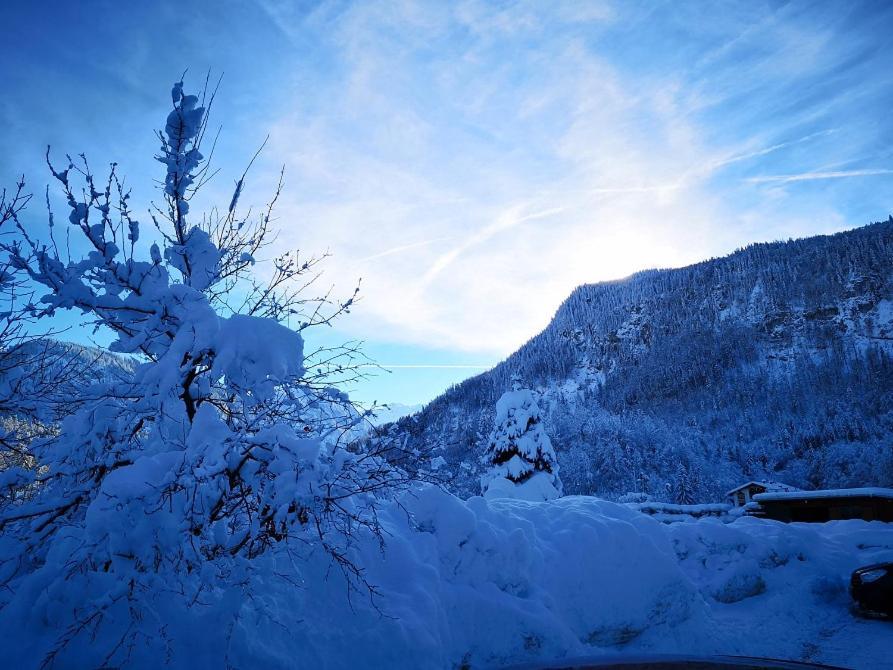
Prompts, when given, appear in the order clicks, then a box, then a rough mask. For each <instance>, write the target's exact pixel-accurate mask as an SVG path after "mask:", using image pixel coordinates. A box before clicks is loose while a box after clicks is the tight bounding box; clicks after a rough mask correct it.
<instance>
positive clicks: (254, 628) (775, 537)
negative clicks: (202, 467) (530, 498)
mask: <svg viewBox="0 0 893 670" xmlns="http://www.w3.org/2000/svg"><path fill="white" fill-rule="evenodd" d="M402 503H403V505H404V506H405V510H404V509H401V508H400V507H399V506H397V505H391V506H389V507H387V508H386V509H385V510H384V513H383V520H384V522H385V526H386V529H387V531H388V533H389V536H388V540H387V543H386V546H385V548H384V551H383V552H381V551H379V549H378V547H377V546H376V545H375V544H374V543H373V542H371V541H370V542H368V543H365V545H364V547H363V549H362V556H361V559H362V562H363V563H364V565H365V566H366V569H367V573H366V577H367V579H368V580H369V582H370V583H371V584H374V585H375V586H376V587H377V588H378V590H379V592H380V595H379V596H378V597H377V598H375V599H374V600H370V598H369V597H368V594H364V593H357V592H354V593H353V595H352V597H351V599H350V601H348V599H347V598H346V591H345V588H344V581H343V579H342V578H341V577H340V575H339V574H338V573H337V571H333V570H331V569H330V568H331V566H329V565H328V564H327V563H326V562H325V561H324V560H323V559H322V557H321V556H319V557H317V558H316V559H311V560H309V561H307V562H303V561H302V562H301V563H300V564H298V565H299V569H300V574H297V573H295V572H293V571H294V570H296V569H298V568H296V567H295V566H294V565H293V564H291V563H290V562H289V561H287V560H286V557H285V556H284V555H280V556H279V557H278V565H277V566H276V568H275V570H276V571H278V572H279V573H280V574H286V575H287V574H288V573H289V572H290V571H292V572H293V574H292V575H291V582H292V583H289V580H284V579H279V578H273V577H272V576H271V574H272V572H273V571H274V570H273V569H272V566H271V567H269V568H268V569H267V570H266V572H264V571H261V572H258V573H256V576H255V577H254V581H255V584H254V585H253V591H254V592H255V593H256V594H257V595H256V597H255V598H254V600H253V602H247V601H242V602H240V601H237V600H234V599H233V598H232V597H227V595H226V594H217V596H216V599H214V598H205V601H206V604H204V605H193V606H192V607H191V608H190V607H187V606H186V605H185V604H184V603H183V602H181V601H179V600H178V599H177V598H176V597H175V596H173V595H172V594H166V593H159V594H157V595H155V596H153V600H152V601H151V602H147V603H146V606H147V607H148V608H149V609H150V610H151V611H152V616H157V617H158V619H157V620H158V621H160V622H164V635H163V636H162V635H159V636H157V637H155V638H146V639H143V638H142V637H138V638H137V641H136V645H135V646H134V647H133V649H132V651H131V653H130V657H129V661H128V665H129V666H131V667H159V664H158V663H159V658H165V659H166V660H167V662H168V663H169V664H170V667H187V666H188V667H189V668H190V670H198V669H199V668H212V667H214V668H216V667H225V666H226V664H227V663H228V664H229V665H228V666H226V667H234V668H311V667H312V668H333V669H334V668H357V667H368V668H384V667H387V668H458V667H472V668H478V667H499V666H501V665H505V664H510V663H517V662H523V661H529V660H534V659H546V658H555V657H562V656H568V655H583V654H587V655H592V654H599V653H605V654H616V653H618V652H630V653H632V652H662V653H698V654H707V653H727V654H746V655H757V656H772V657H781V658H789V659H809V660H813V661H818V662H825V663H830V664H837V665H841V666H845V667H849V668H864V669H866V670H868V669H872V670H875V669H881V668H893V658H891V656H890V654H889V652H890V650H891V648H893V622H884V621H874V620H863V619H858V618H856V617H854V616H853V614H852V613H851V612H850V607H849V596H848V594H847V583H848V577H849V574H850V571H851V570H853V569H854V568H856V567H859V566H861V565H865V564H868V563H872V562H877V561H880V560H893V527H891V526H890V525H889V524H884V523H881V522H864V521H838V522H831V523H827V524H782V523H778V522H774V521H767V520H761V519H754V518H741V519H738V520H736V521H734V522H732V523H723V522H722V521H719V520H716V519H709V518H707V519H702V520H698V521H690V522H683V523H675V524H670V525H665V524H661V523H658V522H657V521H655V520H654V519H652V518H650V517H649V516H647V515H644V514H641V513H639V512H636V511H634V510H631V509H629V508H627V507H625V506H623V505H618V504H614V503H610V502H605V501H601V500H597V499H594V498H588V497H566V498H561V499H559V500H555V501H551V502H547V503H530V502H525V501H518V500H496V501H492V500H491V501H487V500H484V499H483V498H472V499H470V500H469V501H467V502H463V501H461V500H459V499H457V498H455V497H453V496H451V495H449V494H446V493H443V492H441V491H439V490H436V489H433V488H427V489H421V490H419V491H417V492H416V493H415V494H413V495H411V496H407V497H405V498H404V499H403V500H402ZM261 611H263V612H264V613H261ZM65 612H66V604H65V603H64V602H60V601H57V600H55V599H54V597H53V593H52V592H51V591H48V590H45V589H44V587H43V586H42V584H41V581H40V579H39V578H31V580H30V582H29V584H28V585H26V586H25V588H22V589H20V590H19V592H18V594H17V597H16V599H15V600H14V601H13V602H12V603H11V604H10V605H9V606H7V607H6V608H4V610H3V611H2V612H0V631H2V632H0V636H2V637H0V649H2V650H3V654H2V655H3V656H6V657H7V658H6V661H5V662H4V663H3V664H2V665H3V666H4V667H18V668H27V667H37V666H38V665H39V664H40V660H41V659H42V657H43V656H44V655H45V654H46V652H47V651H48V650H49V649H50V648H51V647H50V644H49V641H50V636H51V635H53V636H55V635H58V634H59V633H60V631H62V630H64V628H63V627H64V625H65V624H66V623H69V622H66V615H65ZM147 618H151V617H147ZM122 625H123V624H122ZM103 630H104V631H105V632H104V633H102V634H101V635H100V637H99V638H98V639H97V640H95V641H88V640H83V641H80V642H78V641H76V642H74V643H72V644H71V645H70V647H69V648H68V649H67V650H65V651H63V652H62V653H61V654H60V655H59V656H58V657H57V658H56V663H57V666H58V667H93V666H95V665H97V664H101V663H102V661H103V659H104V658H105V656H106V653H107V652H108V650H109V648H110V647H111V646H113V645H114V644H115V642H116V641H117V638H118V636H119V635H120V633H121V632H122V630H123V629H121V628H116V626H115V622H114V621H112V620H110V621H109V622H108V626H107V628H105V629H103Z"/></svg>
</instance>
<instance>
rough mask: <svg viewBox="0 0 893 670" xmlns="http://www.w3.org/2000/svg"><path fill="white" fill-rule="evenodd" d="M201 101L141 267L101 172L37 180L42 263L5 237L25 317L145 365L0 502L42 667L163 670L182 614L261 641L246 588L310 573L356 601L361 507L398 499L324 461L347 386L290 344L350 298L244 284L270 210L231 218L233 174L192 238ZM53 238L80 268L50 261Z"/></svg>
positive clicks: (362, 462) (278, 270) (31, 241)
mask: <svg viewBox="0 0 893 670" xmlns="http://www.w3.org/2000/svg"><path fill="white" fill-rule="evenodd" d="M212 101H213V94H211V95H209V96H207V98H206V97H205V96H204V95H203V96H202V99H200V98H199V96H195V95H187V94H186V93H185V92H184V90H183V84H182V82H179V83H177V84H176V85H175V86H174V87H173V90H172V109H171V111H170V113H169V115H168V117H167V120H166V124H165V127H164V130H163V131H162V132H160V133H159V139H160V141H161V148H160V152H159V154H158V156H157V158H158V160H159V161H160V162H161V163H162V164H163V165H164V168H165V175H164V181H163V184H162V186H161V189H162V191H161V193H162V197H163V202H162V204H160V205H158V206H154V209H153V210H152V218H153V220H154V224H155V228H156V229H157V231H158V235H157V236H156V239H157V241H156V242H153V243H151V244H150V245H148V249H146V245H145V242H144V240H145V237H146V236H145V234H144V230H143V227H142V226H141V225H140V223H139V222H138V221H137V220H136V218H134V216H133V213H132V210H131V207H130V202H129V199H130V196H129V193H128V192H127V191H126V190H125V188H124V186H123V184H122V181H121V180H120V179H119V178H118V176H117V173H116V168H115V166H114V165H113V166H112V168H111V171H110V174H109V177H108V178H107V179H106V180H103V181H102V182H98V181H97V180H96V179H95V178H94V175H93V173H92V172H91V170H90V167H89V165H88V163H87V161H86V159H85V158H83V157H81V159H79V160H72V159H70V158H69V159H68V165H67V167H65V168H64V169H61V170H59V169H56V168H55V167H53V166H52V164H51V170H52V175H53V177H54V178H55V180H56V181H57V183H58V185H59V186H60V188H61V190H62V193H63V196H64V201H65V203H66V207H67V210H68V211H67V214H66V216H65V217H64V220H65V222H66V224H67V227H68V232H66V233H64V235H62V236H60V234H59V231H58V228H59V227H60V225H59V223H60V222H57V221H56V220H54V217H53V214H52V212H51V213H50V216H49V229H48V237H49V240H48V242H40V241H38V240H36V239H35V236H34V235H33V228H31V230H30V231H29V229H28V228H27V227H26V226H24V225H22V224H21V223H20V222H19V221H18V219H17V224H18V225H17V229H18V233H19V235H18V238H17V239H15V240H13V241H7V242H5V243H4V245H3V248H4V249H5V250H6V251H7V252H8V253H9V256H10V258H11V263H12V265H13V267H14V268H15V270H16V271H17V272H20V273H24V274H25V275H26V276H27V278H28V280H29V281H30V282H31V283H32V285H34V286H37V287H39V289H42V292H44V295H43V296H42V297H40V298H39V301H36V302H35V304H34V305H32V306H31V310H32V313H33V315H35V316H37V317H40V318H50V317H52V316H53V314H54V313H55V312H57V311H58V310H78V311H79V312H80V313H82V314H85V315H87V318H89V319H90V320H91V321H92V322H93V323H94V324H95V326H96V327H97V328H103V329H107V330H108V331H110V332H111V334H112V335H113V336H114V342H113V343H112V345H111V348H112V350H114V351H116V352H121V353H125V354H129V355H132V356H135V357H137V359H138V360H139V361H140V362H141V364H140V365H139V366H138V367H137V369H136V371H135V372H134V374H133V376H132V379H124V380H114V379H113V380H107V381H104V382H101V383H98V384H96V385H94V386H92V387H91V388H89V389H88V391H87V392H86V393H85V394H84V395H83V397H81V398H80V400H79V407H78V408H77V411H75V412H73V413H71V414H70V415H69V416H67V417H66V418H65V420H64V421H63V422H62V424H61V426H60V429H59V430H58V431H54V433H53V434H52V435H50V436H48V437H47V438H46V439H43V440H38V441H36V442H35V443H34V444H33V445H32V449H31V452H30V455H31V457H32V458H33V459H34V467H31V468H28V469H22V468H20V469H18V470H17V471H16V476H17V478H18V480H17V482H16V491H17V495H15V496H7V497H4V498H3V499H2V507H0V538H2V539H0V582H2V584H3V586H4V589H3V596H0V607H3V606H4V605H8V604H9V601H10V599H12V600H16V599H18V600H19V601H21V602H20V603H19V605H20V606H22V607H25V606H26V605H27V606H30V605H31V604H32V601H31V600H30V599H31V598H33V597H35V596H34V594H36V593H44V594H48V595H47V596H46V597H45V598H44V599H43V600H41V602H40V603H37V604H36V605H35V607H36V608H37V609H35V610H34V612H35V613H34V616H35V617H37V619H39V620H40V621H42V622H45V623H46V625H48V626H49V627H50V628H51V629H53V630H55V631H57V642H56V644H55V647H54V648H53V649H52V651H51V652H50V654H49V656H47V658H46V659H45V661H46V662H47V663H50V662H52V661H53V660H54V659H55V660H58V659H57V656H58V655H59V654H61V655H62V656H63V657H65V658H66V660H64V661H62V662H61V665H65V666H73V665H79V666H84V667H86V666H90V667H93V666H103V667H106V666H120V665H126V664H127V658H128V654H129V653H130V652H129V650H132V648H133V645H135V644H140V645H149V646H152V645H155V647H157V649H158V650H159V654H161V656H159V659H161V658H163V655H164V648H165V630H166V627H167V625H168V619H169V618H170V617H178V616H183V615H184V613H185V611H186V610H188V609H189V608H192V607H201V606H203V605H211V606H213V607H217V608H221V609H219V611H218V614H219V615H220V616H224V619H221V620H220V621H221V624H220V625H229V626H231V625H234V623H235V621H236V619H237V618H238V617H240V616H245V615H246V614H247V616H249V617H250V618H251V619H252V620H257V617H258V616H260V617H263V613H262V611H263V608H264V606H265V604H264V602H263V601H262V600H261V601H257V600H255V599H254V598H253V597H252V584H253V583H255V582H254V580H256V579H261V580H269V579H272V578H273V577H274V575H280V576H283V577H284V578H285V579H287V580H290V581H291V582H299V581H300V580H301V579H303V577H302V576H301V568H300V560H299V559H300V558H301V557H302V556H305V555H307V554H309V553H314V554H317V553H320V552H322V553H323V554H324V555H325V554H327V555H328V556H329V557H330V559H331V560H332V561H333V564H334V565H335V566H336V567H338V568H341V569H342V570H343V571H344V572H345V573H346V574H347V575H348V576H350V577H351V578H352V579H360V580H362V579H363V577H362V572H361V570H360V567H359V566H357V565H356V564H355V562H354V560H353V558H352V556H353V555H352V553H351V552H352V541H353V538H354V537H355V536H356V535H357V534H360V533H366V534H368V533H373V534H375V533H377V532H378V531H379V527H378V525H377V524H378V522H377V519H376V515H375V506H376V502H377V495H378V494H379V493H381V492H382V491H385V490H387V489H388V488H389V487H392V486H394V485H397V484H399V483H401V482H402V481H404V480H403V479H402V475H401V474H400V473H399V472H397V471H395V470H394V469H393V468H392V467H391V466H389V465H388V463H387V462H386V460H385V459H384V458H381V454H375V453H363V452H360V453H357V452H355V451H348V450H347V449H345V448H344V446H343V444H342V442H341V440H340V439H339V438H340V435H341V433H342V430H343V429H344V428H345V427H346V426H349V425H350V424H352V423H354V422H355V421H356V420H357V417H358V414H357V412H356V411H354V409H353V407H352V406H351V405H350V403H349V401H348V399H347V397H346V396H345V395H344V394H343V393H341V392H339V391H337V390H336V389H334V388H331V387H330V386H328V385H327V384H326V383H325V379H324V378H321V375H325V374H326V372H327V371H328V372H334V373H335V374H339V373H341V374H343V373H344V371H345V370H347V371H348V372H347V374H350V372H349V370H350V362H349V360H345V358H344V357H343V356H340V354H343V353H345V352H343V351H340V352H339V351H336V352H332V351H325V352H323V353H322V354H318V355H316V356H314V354H313V352H308V351H305V342H304V338H303V337H302V334H301V333H302V332H303V331H304V330H305V329H306V328H307V327H309V326H312V325H315V324H319V323H327V322H328V321H329V320H330V319H331V318H332V317H333V315H337V314H338V313H342V312H345V311H347V310H348V309H349V307H350V304H351V302H352V300H353V298H352V297H351V298H349V299H347V300H345V301H341V302H338V301H334V302H333V301H331V300H329V299H328V298H327V296H323V297H322V298H321V299H312V298H311V299H308V298H307V297H306V296H305V295H304V293H302V292H301V290H300V287H302V286H306V276H307V275H308V272H309V273H310V275H311V276H312V275H313V274H314V271H313V270H312V268H313V266H314V265H315V263H316V260H315V259H312V258H311V259H306V260H304V259H299V258H298V257H297V255H294V254H287V255H285V256H282V257H279V258H277V259H276V260H275V261H274V263H273V268H272V269H271V272H270V273H269V275H268V276H269V278H268V280H267V281H265V282H259V281H256V280H253V279H252V278H251V277H252V275H251V274H250V271H251V269H252V266H253V265H254V263H255V254H256V253H257V251H258V250H260V249H262V248H264V246H265V245H266V244H268V243H269V239H268V237H267V233H268V229H269V228H268V227H269V223H270V220H271V211H272V207H273V205H272V203H271V204H270V205H269V206H268V207H267V208H266V209H265V210H264V211H263V212H262V213H261V215H260V216H259V217H256V218H255V217H252V218H251V219H249V218H248V217H249V215H248V214H246V215H244V216H242V215H240V214H239V213H238V212H239V209H238V208H239V199H240V195H241V194H242V188H243V183H244V179H245V175H244V174H243V175H242V178H241V179H239V180H238V181H237V183H236V188H235V193H234V195H233V197H232V199H231V201H230V202H229V204H228V206H227V207H225V208H222V209H220V210H213V211H212V212H211V213H210V214H206V215H205V216H203V217H200V218H197V219H196V220H197V221H199V223H193V218H192V217H191V215H190V201H191V200H192V198H193V196H194V195H195V193H196V191H197V189H198V188H199V187H200V186H201V185H202V183H203V180H204V179H206V178H207V176H208V170H207V163H206V162H205V161H204V158H203V155H202V152H201V140H202V138H203V137H204V135H205V129H206V127H207V110H208V108H209V106H210V103H211V102H212ZM48 162H49V160H48ZM280 186H281V182H280ZM277 195H278V191H277ZM275 200H276V198H275V197H274V198H273V201H272V202H275ZM47 202H48V205H49V203H50V200H49V198H48V201H47ZM60 218H61V217H60ZM69 232H70V234H71V235H72V236H80V238H81V239H82V241H83V242H85V243H86V247H87V250H86V252H85V253H84V254H83V255H80V256H78V255H76V252H75V250H77V249H78V246H77V245H76V244H72V245H64V244H63V245H59V246H57V244H56V242H57V240H59V239H60V237H61V239H63V240H64V239H65V237H67V235H68V234H69ZM293 280H298V281H297V282H296V284H297V285H298V286H299V288H294V289H293V288H289V287H290V286H292V285H294V284H291V283H290V282H292V281H293ZM38 295H39V294H38ZM327 308H328V311H326V309H327ZM287 322H291V323H294V324H296V325H297V328H298V329H297V330H292V329H291V328H289V327H287V325H286V323H287ZM347 353H348V354H349V353H350V351H349V350H348V351H347ZM41 603H42V604H41ZM178 608H180V609H178ZM245 608H254V609H252V610H251V612H246V610H245ZM178 612H179V613H178ZM226 612H229V613H230V614H231V616H232V618H230V619H229V620H228V623H227V619H226V618H225V614H221V613H226ZM174 625H177V624H174ZM252 625H256V624H252ZM92 639H98V640H117V641H118V642H117V644H115V645H113V647H112V648H110V649H100V648H96V647H93V646H91V645H90V640H92ZM78 654H83V655H82V656H79V655H78ZM66 655H67V656H66ZM159 663H161V660H159Z"/></svg>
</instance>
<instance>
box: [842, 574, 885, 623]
mask: <svg viewBox="0 0 893 670" xmlns="http://www.w3.org/2000/svg"><path fill="white" fill-rule="evenodd" d="M850 594H851V595H852V596H853V600H855V601H856V603H858V605H859V609H860V610H861V611H862V612H864V613H866V614H869V615H882V616H886V617H890V618H893V563H877V564H875V565H866V566H865V567H864V568H859V569H858V570H856V571H854V572H853V576H852V577H850Z"/></svg>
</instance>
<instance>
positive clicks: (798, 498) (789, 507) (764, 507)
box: [747, 488, 893, 523]
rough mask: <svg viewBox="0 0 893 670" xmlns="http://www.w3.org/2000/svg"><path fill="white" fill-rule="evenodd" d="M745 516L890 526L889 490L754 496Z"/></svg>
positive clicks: (892, 519)
mask: <svg viewBox="0 0 893 670" xmlns="http://www.w3.org/2000/svg"><path fill="white" fill-rule="evenodd" d="M754 502H755V504H753V505H750V506H749V507H748V510H747V513H748V514H750V515H752V516H759V517H763V518H766V519H775V520H776V521H785V522H791V521H807V522H816V523H821V522H824V521H834V520H837V519H864V520H865V521H889V522H893V489H883V488H858V489H833V490H825V491H788V492H776V493H758V494H755V495H754Z"/></svg>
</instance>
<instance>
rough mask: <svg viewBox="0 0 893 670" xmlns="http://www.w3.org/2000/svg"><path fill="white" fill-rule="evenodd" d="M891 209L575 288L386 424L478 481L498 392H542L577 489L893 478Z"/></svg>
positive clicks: (707, 494) (684, 489)
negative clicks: (535, 327) (481, 361)
mask: <svg viewBox="0 0 893 670" xmlns="http://www.w3.org/2000/svg"><path fill="white" fill-rule="evenodd" d="M891 277H893V219H891V220H888V221H885V222H882V223H876V224H873V225H870V226H866V227H863V228H858V229H855V230H851V231H848V232H845V233H840V234H836V235H832V236H821V237H813V238H808V239H803V240H796V241H788V242H774V243H769V244H757V245H753V246H750V247H748V248H746V249H743V250H740V251H738V252H736V253H734V254H732V255H731V256H728V257H725V258H720V259H713V260H709V261H706V262H703V263H699V264H697V265H693V266H690V267H686V268H681V269H677V270H650V271H646V272H641V273H638V274H635V275H633V276H631V277H629V278H627V279H624V280H620V281H615V282H606V283H601V284H592V285H585V286H581V287H579V288H578V289H577V290H576V291H574V292H573V294H571V296H570V297H569V298H568V299H567V300H566V301H565V302H564V303H563V304H562V305H561V306H560V307H559V309H558V311H557V313H556V315H555V317H554V319H553V321H552V322H551V324H550V325H549V326H548V327H547V328H546V329H545V330H544V331H543V332H542V333H540V334H539V335H537V336H536V337H534V338H533V339H531V340H530V341H529V342H528V343H527V344H526V345H524V346H523V347H522V348H521V349H520V350H519V351H517V352H516V353H515V354H513V355H512V356H510V357H509V358H508V359H507V360H506V361H505V362H504V363H502V364H501V365H499V366H497V367H496V368H495V369H494V370H492V371H490V372H487V373H484V374H482V375H479V376H477V377H474V378H472V379H470V380H467V381H465V382H463V383H461V384H459V385H457V386H455V387H453V388H451V389H450V390H448V391H447V392H446V393H445V394H444V395H442V396H441V397H439V398H437V399H436V400H434V401H433V402H432V403H431V404H430V405H428V406H427V407H426V408H425V410H424V411H422V412H421V413H419V414H417V415H415V416H414V417H412V418H410V419H404V420H402V421H401V422H399V423H398V424H397V425H396V426H391V427H389V428H388V431H387V432H388V434H390V435H392V436H393V435H396V434H399V435H401V436H407V435H408V436H409V440H410V443H411V444H413V443H414V444H417V445H419V446H420V447H421V445H426V444H437V445H438V447H439V449H440V452H439V453H440V455H442V456H443V457H444V458H445V459H446V461H447V463H448V464H449V465H450V466H451V467H452V468H453V469H454V470H455V472H457V473H458V475H459V476H458V477H457V478H456V479H455V480H454V482H453V486H454V487H455V488H454V490H456V491H457V492H458V493H460V494H462V495H469V494H472V493H478V492H479V488H478V484H477V482H478V477H479V474H480V469H481V467H482V466H481V462H480V455H481V454H482V450H483V449H484V447H485V444H484V443H485V441H486V436H487V435H488V433H489V431H490V430H491V429H492V427H493V415H494V414H493V413H494V405H495V402H496V400H497V399H498V398H499V396H500V395H501V394H502V393H503V392H504V391H505V390H506V389H507V388H508V387H509V378H510V376H511V375H512V374H513V373H516V372H517V373H520V374H521V375H522V376H523V377H524V378H525V379H526V380H527V382H528V383H529V384H531V385H532V386H534V387H535V388H537V390H538V391H540V393H541V395H542V397H541V399H540V406H541V407H542V409H543V412H544V424H545V427H546V430H547V432H548V434H549V435H550V437H551V438H552V442H553V444H554V446H555V448H556V450H557V452H558V461H559V465H560V467H561V476H562V480H563V482H564V486H565V491H566V492H567V493H572V494H573V493H596V494H600V495H605V496H609V497H613V496H620V495H622V494H624V493H628V492H645V493H647V494H649V495H650V496H651V497H652V498H654V499H658V500H667V501H671V502H680V503H687V502H701V501H709V500H715V499H717V498H718V497H719V496H721V494H722V492H724V491H725V490H728V489H729V488H731V487H732V486H734V485H736V484H738V483H740V482H741V481H745V480H747V479H753V478H769V479H773V480H780V481H785V482H788V483H790V484H793V485H797V486H800V487H802V488H814V487H819V486H860V485H885V486H887V485H890V484H891V483H893V452H891V451H890V449H889V435H890V434H891V430H893V414H891V412H890V410H889V408H890V407H893V403H891V401H893V365H891V360H890V354H891V352H893V280H891Z"/></svg>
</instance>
